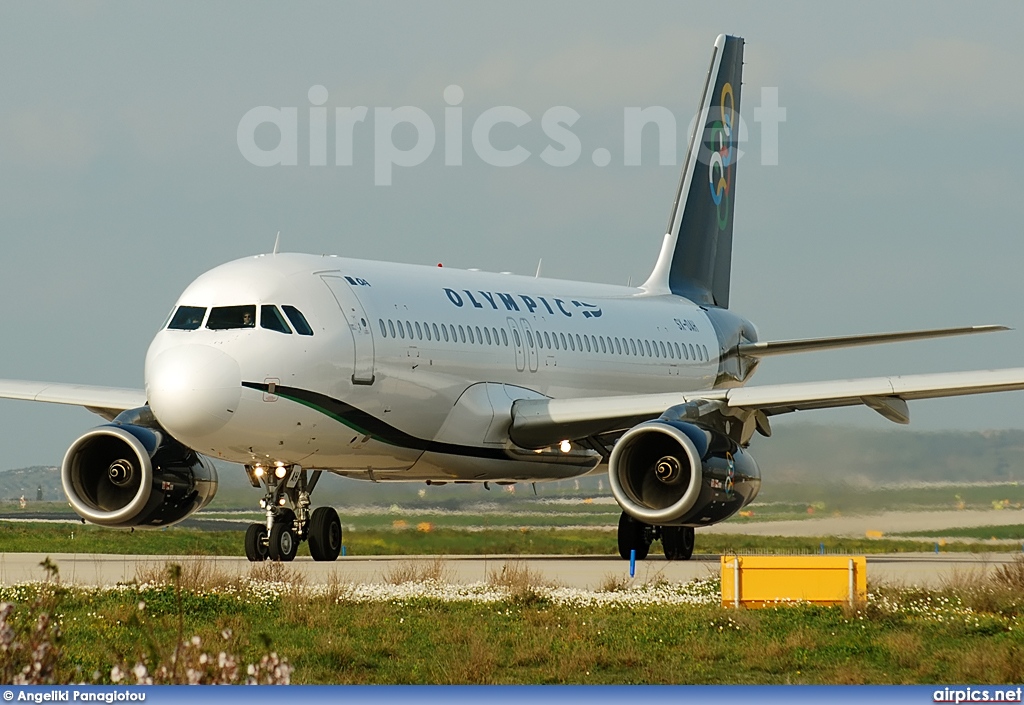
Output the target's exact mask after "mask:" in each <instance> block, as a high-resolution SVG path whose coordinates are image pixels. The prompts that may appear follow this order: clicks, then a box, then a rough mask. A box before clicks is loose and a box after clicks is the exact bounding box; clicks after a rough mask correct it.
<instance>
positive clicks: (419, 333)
mask: <svg viewBox="0 0 1024 705" xmlns="http://www.w3.org/2000/svg"><path fill="white" fill-rule="evenodd" d="M416 340H423V331H422V330H421V329H420V322H419V321H416Z"/></svg>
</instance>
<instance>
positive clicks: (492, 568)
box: [0, 553, 1020, 589]
mask: <svg viewBox="0 0 1024 705" xmlns="http://www.w3.org/2000/svg"><path fill="white" fill-rule="evenodd" d="M1019 555H1020V554H1019V553H1000V554H992V553H988V554H967V553H941V554H920V553H918V554H884V555H869V556H868V558H867V561H868V579H869V580H871V581H880V582H887V583H898V584H904V585H922V586H925V585H928V586H938V585H940V584H941V583H942V581H943V580H947V579H949V578H950V577H951V576H953V575H954V574H956V573H958V572H959V573H961V574H962V573H965V572H968V571H987V570H991V569H993V568H994V567H995V566H997V565H1001V564H1003V563H1006V562H1009V561H1013V560H1014V559H1016V558H1017V556H1019ZM47 556H49V557H50V559H51V560H52V561H53V562H55V563H56V564H57V566H58V568H59V571H60V580H61V581H62V582H64V583H72V584H78V585H116V584H118V583H127V582H132V581H134V580H136V579H139V578H140V577H145V576H146V575H150V576H152V575H158V574H159V572H160V571H162V570H163V569H164V568H165V567H166V565H167V564H168V563H179V564H187V563H189V562H195V561H199V562H201V563H203V564H206V565H207V566H209V567H211V569H213V570H216V571H217V572H221V573H226V574H229V575H246V574H248V573H249V572H250V570H252V567H253V564H251V563H249V562H248V561H247V560H246V559H245V558H241V557H237V558H236V557H200V558H191V557H183V556H129V555H110V554H44V553H0V584H3V585H12V584H16V583H21V582H27V581H31V580H41V579H42V578H43V577H44V576H43V571H42V568H41V567H40V563H41V562H42V561H43V559H44V558H46V557H47ZM437 561H442V562H443V563H444V568H443V573H444V575H445V576H446V579H447V580H448V581H450V582H453V583H461V584H468V583H474V582H486V581H487V580H488V579H489V577H490V576H491V575H492V574H493V573H495V572H500V571H501V569H502V567H503V566H505V565H506V564H510V563H515V564H518V565H520V566H522V567H525V568H527V569H529V570H530V571H531V572H532V573H533V574H535V575H537V576H539V579H540V580H541V581H543V582H545V583H550V584H554V585H562V586H566V587H577V588H590V589H598V588H600V587H601V586H602V585H605V584H607V583H608V582H610V579H623V578H628V575H629V573H628V571H629V564H628V562H626V561H622V560H619V559H617V558H616V559H613V558H611V557H602V556H596V557H594V556H585V557H584V556H580V557H576V556H573V557H568V556H488V557H481V556H444V557H440V558H437V557H433V556H373V557H361V556H348V557H343V558H340V559H338V560H337V561H336V562H333V563H317V562H314V561H313V560H311V559H309V558H297V559H296V560H295V561H294V562H292V563H286V564H284V566H285V567H286V568H287V569H288V570H289V571H294V572H295V573H296V574H298V575H301V576H302V579H303V580H304V581H305V583H306V584H322V583H327V582H329V581H339V582H342V583H382V582H394V579H395V577H396V576H397V575H398V574H400V573H409V572H411V571H410V570H409V569H410V568H413V569H421V570H422V569H425V568H431V567H432V566H433V564H434V563H435V562H437ZM719 570H720V559H719V557H718V556H709V555H702V556H695V557H694V559H693V560H690V561H671V562H670V561H666V560H665V559H664V558H663V557H657V558H653V559H651V560H646V561H639V562H637V569H636V578H635V580H636V581H637V582H639V583H650V582H658V581H668V582H685V581H688V580H692V579H693V578H698V577H708V576H711V575H717V574H718V572H719Z"/></svg>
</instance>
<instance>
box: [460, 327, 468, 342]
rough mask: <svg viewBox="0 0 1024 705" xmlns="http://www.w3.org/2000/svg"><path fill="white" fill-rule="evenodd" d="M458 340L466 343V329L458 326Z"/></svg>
mask: <svg viewBox="0 0 1024 705" xmlns="http://www.w3.org/2000/svg"><path fill="white" fill-rule="evenodd" d="M459 340H460V341H461V342H463V343H465V342H466V329H465V328H463V327H462V326H459Z"/></svg>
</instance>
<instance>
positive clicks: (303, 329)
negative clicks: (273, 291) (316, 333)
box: [281, 306, 313, 335]
mask: <svg viewBox="0 0 1024 705" xmlns="http://www.w3.org/2000/svg"><path fill="white" fill-rule="evenodd" d="M281 308H282V309H283V310H284V315H286V316H288V320H289V321H291V322H292V328H294V329H295V332H296V333H298V334H299V335H313V329H312V328H310V327H309V323H308V322H307V321H306V317H305V316H303V315H302V312H301V311H300V310H299V309H297V308H295V307H294V306H282V307H281Z"/></svg>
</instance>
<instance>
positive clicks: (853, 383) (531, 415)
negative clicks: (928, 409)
mask: <svg viewBox="0 0 1024 705" xmlns="http://www.w3.org/2000/svg"><path fill="white" fill-rule="evenodd" d="M1017 390H1024V367H1018V368H1012V369H1003V370H977V371H971V372H943V373H938V374H920V375H903V376H896V377H869V378H864V379H848V380H832V381H826V382H800V383H795V384H772V385H765V386H755V387H737V388H734V389H718V390H711V391H707V392H694V393H691V394H681V393H680V394H677V393H670V394H643V395H633V396H623V397H591V398H584V399H521V400H519V401H517V402H515V403H514V404H513V406H512V425H511V428H510V430H509V435H510V437H511V439H512V441H513V442H514V443H516V444H518V445H520V446H522V447H524V448H542V447H545V446H549V445H554V444H556V443H558V442H560V441H562V440H564V439H570V440H571V439H579V438H586V437H588V436H594V435H598V434H601V433H608V432H611V431H616V430H624V429H626V428H630V427H631V426H634V425H636V424H637V423H640V422H641V421H647V420H650V419H653V418H657V417H659V416H660V415H661V414H663V413H664V412H665V411H666V410H667V409H670V408H671V407H674V406H680V405H684V404H693V403H697V404H700V403H701V402H703V403H705V404H708V403H711V404H716V407H717V408H718V409H719V410H723V409H724V410H726V411H729V412H730V413H731V414H732V415H735V416H736V417H737V418H738V419H739V420H745V418H747V417H751V418H752V417H754V416H761V415H763V416H764V417H767V416H772V415H775V414H785V413H789V412H792V411H803V410H808V409H829V408H837V407H843V406H857V405H864V406H867V407H869V408H871V409H873V410H875V411H877V412H878V413H880V414H881V415H882V416H884V417H885V418H887V419H889V420H890V421H894V422H896V423H908V422H909V421H910V416H909V411H908V410H907V405H906V402H907V401H912V400H915V399H938V398H942V397H955V396H964V395H967V394H986V393H989V392H1009V391H1017Z"/></svg>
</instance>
